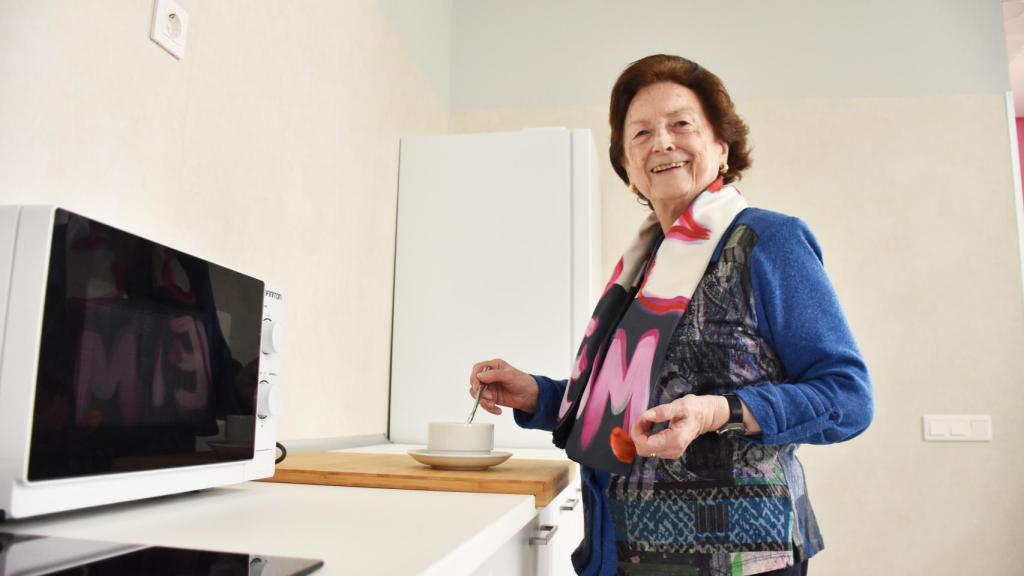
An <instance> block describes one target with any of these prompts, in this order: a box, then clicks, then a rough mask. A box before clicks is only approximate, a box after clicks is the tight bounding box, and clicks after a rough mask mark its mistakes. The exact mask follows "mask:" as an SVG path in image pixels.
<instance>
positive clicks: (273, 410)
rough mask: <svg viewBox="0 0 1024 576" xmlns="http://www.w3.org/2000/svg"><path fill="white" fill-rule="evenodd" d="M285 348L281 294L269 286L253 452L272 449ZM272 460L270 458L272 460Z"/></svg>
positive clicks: (265, 300) (261, 348) (279, 408)
mask: <svg viewBox="0 0 1024 576" xmlns="http://www.w3.org/2000/svg"><path fill="white" fill-rule="evenodd" d="M283 349H284V296H283V295H282V294H281V293H280V292H278V291H276V290H272V289H270V288H267V289H266V290H265V291H264V293H263V327H262V334H261V337H260V371H259V387H258V389H257V397H256V452H257V453H259V452H261V451H264V450H269V451H271V453H273V451H274V450H275V447H276V442H277V422H278V419H279V418H280V415H281V355H282V351H283ZM272 461H273V459H271V462H272Z"/></svg>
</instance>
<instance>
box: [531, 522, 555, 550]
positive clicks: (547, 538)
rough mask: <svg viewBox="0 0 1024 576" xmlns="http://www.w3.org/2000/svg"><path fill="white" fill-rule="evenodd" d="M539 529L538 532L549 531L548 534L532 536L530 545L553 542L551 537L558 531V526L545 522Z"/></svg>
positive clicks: (544, 544)
mask: <svg viewBox="0 0 1024 576" xmlns="http://www.w3.org/2000/svg"><path fill="white" fill-rule="evenodd" d="M537 531H538V532H547V534H545V535H543V536H531V537H530V545H531V546H533V545H535V544H536V545H539V546H547V545H548V543H550V542H551V537H552V536H554V535H555V532H558V526H552V525H550V524H544V525H543V526H541V527H540V528H538V529H537Z"/></svg>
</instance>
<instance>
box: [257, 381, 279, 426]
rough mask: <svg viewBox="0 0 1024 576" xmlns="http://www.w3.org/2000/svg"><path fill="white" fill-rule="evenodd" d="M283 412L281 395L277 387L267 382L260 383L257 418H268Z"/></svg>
mask: <svg viewBox="0 0 1024 576" xmlns="http://www.w3.org/2000/svg"><path fill="white" fill-rule="evenodd" d="M280 411H281V393H280V392H279V391H278V389H277V386H275V385H274V384H271V383H270V382H267V381H266V380H264V381H262V382H260V393H259V397H258V398H257V400H256V416H258V417H259V418H267V417H268V416H273V415H274V414H277V413H278V412H280Z"/></svg>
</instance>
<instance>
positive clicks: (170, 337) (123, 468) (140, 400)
mask: <svg viewBox="0 0 1024 576" xmlns="http://www.w3.org/2000/svg"><path fill="white" fill-rule="evenodd" d="M282 314H283V300H282V297H281V294H280V293H277V292H274V291H272V290H268V289H267V288H266V287H265V286H264V283H263V282H262V281H260V280H258V279H256V278H253V277H250V276H247V275H245V274H241V273H239V272H236V271H234V270H230V269H228V268H225V267H223V266H219V265H217V264H214V263H213V262H210V261H207V260H204V259H202V258H199V257H196V256H193V255H189V254H186V253H184V252H181V251H178V250H175V249H173V248H170V247H168V246H165V245H163V244H160V243H159V242H154V241H152V240H148V239H146V238H143V237H141V236H138V235H135V234H132V233H130V232H126V231H124V230H120V229H118V228H115V227H113V226H109V225H107V224H104V223H102V222H98V221H96V220H93V219H91V218H89V217H86V216H83V215H80V214H76V213H73V212H70V211H68V210H65V209H62V208H58V207H53V206H0V338H2V340H0V519H2V518H5V517H6V518H23V517H27V516H35V515H38V514H46V513H51V512H59V511H64V510H73V509H78V508H85V507H89V506H97V505H102V504H110V503H114V502H123V501H127V500H136V499H141V498H148V497H153V496H161V495H166V494H173V493H178V492H185V491H192V490H199V489H203V488H209V487H213V486H220V485H225V484H232V483H237V482H243V481H246V480H253V479H257V478H265V477H268V476H272V475H273V473H274V457H275V445H276V435H277V434H276V432H277V420H278V418H279V414H278V412H279V393H280V392H279V389H280V361H281V358H280V356H281V354H280V347H281V326H282Z"/></svg>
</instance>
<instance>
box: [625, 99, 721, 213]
mask: <svg viewBox="0 0 1024 576" xmlns="http://www.w3.org/2000/svg"><path fill="white" fill-rule="evenodd" d="M622 138H623V144H624V151H625V158H624V160H625V162H624V163H623V164H624V165H625V166H624V167H625V169H626V173H627V174H628V175H629V181H630V183H632V184H633V185H635V186H636V187H637V189H638V190H640V193H641V194H643V195H644V197H646V198H647V200H648V201H650V203H651V206H652V207H653V208H654V211H655V213H656V214H657V215H658V219H659V220H661V221H662V224H663V227H664V223H665V222H666V221H667V222H669V223H671V222H674V221H675V220H676V219H677V218H678V217H679V216H680V215H681V214H682V213H683V211H685V210H686V207H687V206H689V205H690V203H691V202H693V200H694V198H696V197H697V196H698V195H699V194H700V193H701V192H703V191H704V190H705V189H706V188H707V187H708V186H710V185H711V183H712V182H714V181H715V179H716V178H717V177H718V169H719V167H720V166H721V165H722V164H723V163H725V161H726V159H727V158H728V156H729V146H728V144H726V143H725V142H723V141H721V140H719V139H718V138H717V137H716V136H715V134H714V130H713V129H712V127H711V124H710V123H709V122H708V119H707V116H705V114H704V107H703V106H701V103H700V100H699V99H698V98H697V95H696V94H695V93H694V92H693V90H690V89H689V88H687V87H685V86H682V85H679V84H676V83H675V82H658V83H656V84H651V85H649V86H645V87H644V88H641V89H640V90H639V91H638V92H637V93H636V96H634V97H633V100H632V101H631V102H630V104H629V109H628V110H627V112H626V122H625V124H624V126H623V133H622Z"/></svg>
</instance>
